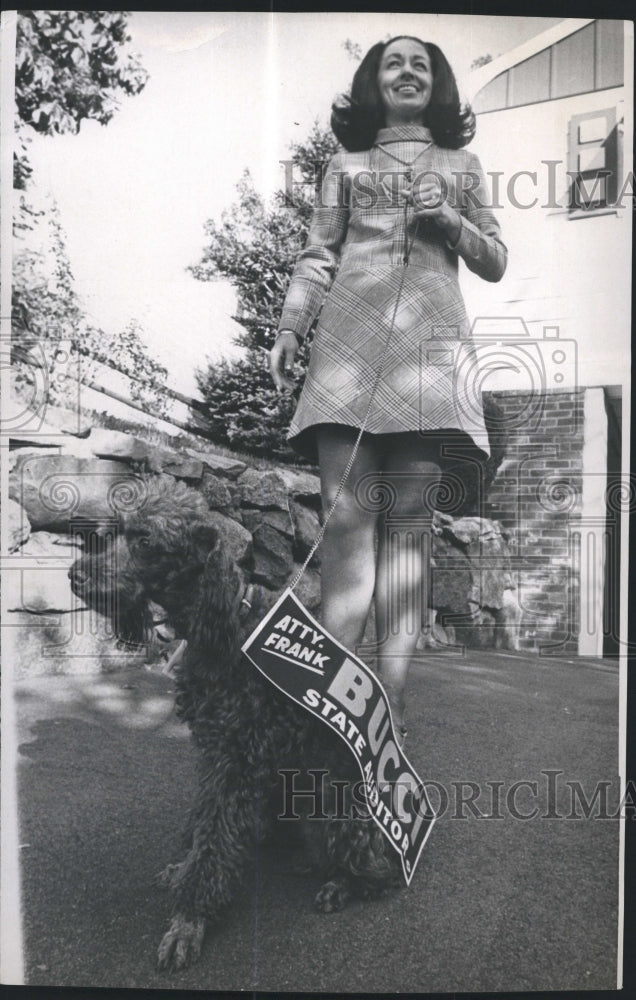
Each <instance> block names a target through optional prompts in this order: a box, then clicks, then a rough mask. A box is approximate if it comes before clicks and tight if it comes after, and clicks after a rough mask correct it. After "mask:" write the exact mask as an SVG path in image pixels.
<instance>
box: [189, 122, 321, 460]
mask: <svg viewBox="0 0 636 1000" xmlns="http://www.w3.org/2000/svg"><path fill="white" fill-rule="evenodd" d="M336 149H337V143H336V140H335V139H334V137H333V135H332V134H331V132H330V131H329V130H327V129H325V128H323V127H321V126H320V125H319V124H318V123H317V122H316V123H314V126H313V128H312V131H311V133H310V134H309V136H308V137H307V139H306V140H305V141H304V142H298V143H294V144H293V145H292V147H291V157H290V159H289V160H288V161H286V162H285V163H284V167H285V188H284V190H283V189H281V190H279V191H278V192H277V193H276V195H275V196H274V198H273V199H272V201H271V203H269V204H267V203H266V202H265V201H264V200H263V198H262V197H261V196H260V195H259V194H258V192H257V191H256V190H255V188H254V185H253V182H252V179H251V177H250V174H249V171H245V173H244V174H243V177H242V178H241V180H240V181H239V183H238V185H237V195H238V197H237V200H236V202H235V203H234V204H233V205H232V206H231V207H230V208H229V209H228V210H227V211H225V212H223V214H222V216H221V221H220V223H216V222H214V221H213V220H209V221H208V222H207V223H206V224H205V233H206V237H207V243H206V245H205V248H204V250H203V254H202V257H201V260H200V261H199V262H198V263H197V264H194V265H192V266H191V267H190V268H189V270H190V272H191V273H192V274H193V275H194V277H195V278H197V279H198V280H199V281H215V280H218V279H219V278H226V279H227V280H228V281H229V282H230V283H231V284H232V285H233V287H234V288H235V290H236V293H237V301H238V309H237V315H236V316H235V317H234V318H235V319H236V320H237V322H239V323H240V324H241V326H242V327H243V332H242V333H241V334H239V336H238V337H237V338H236V343H237V344H239V346H241V347H243V348H245V350H246V356H245V358H244V359H243V360H241V361H237V362H223V363H221V364H216V365H215V364H212V363H208V367H207V370H205V371H198V372H197V383H198V385H199V389H200V391H201V393H202V395H203V398H204V400H205V401H206V403H208V404H209V407H210V411H209V412H210V421H211V426H212V429H213V430H214V431H215V433H217V434H218V440H219V441H220V442H221V443H224V444H228V445H231V444H235V445H236V446H238V445H239V444H240V447H241V448H242V449H243V450H246V451H254V452H256V453H258V454H266V455H272V456H274V455H275V456H277V457H282V456H285V457H291V454H292V453H291V450H290V449H289V447H288V446H287V444H286V443H285V432H286V429H287V427H288V425H289V420H290V418H291V415H292V412H293V408H294V401H293V400H290V399H289V398H288V397H279V396H278V394H277V393H276V390H275V388H274V385H273V382H272V381H271V377H270V375H269V371H268V369H267V357H266V352H268V351H269V349H270V348H271V347H272V345H273V343H274V338H275V333H276V329H277V327H278V320H279V317H280V313H281V310H282V306H283V302H284V300H285V294H286V292H287V287H288V285H289V279H290V277H291V274H292V271H293V269H294V264H295V260H296V256H297V254H298V251H299V250H300V249H302V247H303V246H304V243H305V240H306V238H307V230H308V226H309V220H310V218H311V213H312V211H313V205H314V195H315V191H316V188H317V186H319V184H320V180H321V178H322V174H323V172H324V167H325V166H326V164H327V162H328V160H329V158H330V157H331V156H332V155H333V153H334V152H335V151H336ZM307 359H308V351H307V348H306V346H305V345H303V347H302V348H301V351H300V354H299V358H298V362H299V363H298V373H297V374H298V376H299V385H302V380H303V377H304V369H305V367H306V364H307Z"/></svg>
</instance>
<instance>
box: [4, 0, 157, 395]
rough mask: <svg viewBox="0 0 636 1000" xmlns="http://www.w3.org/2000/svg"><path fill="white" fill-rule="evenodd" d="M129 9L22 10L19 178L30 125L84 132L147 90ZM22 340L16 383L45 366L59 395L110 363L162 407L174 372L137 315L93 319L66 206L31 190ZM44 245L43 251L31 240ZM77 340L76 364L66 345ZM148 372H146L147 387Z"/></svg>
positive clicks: (17, 259) (19, 229) (19, 303)
mask: <svg viewBox="0 0 636 1000" xmlns="http://www.w3.org/2000/svg"><path fill="white" fill-rule="evenodd" d="M126 26H127V15H126V13H125V12H124V11H77V10H75V11H73V10H68V11H48V10H25V11H20V12H19V14H18V20H17V35H16V77H15V82H16V86H15V99H16V107H17V116H16V128H17V132H18V147H19V149H18V153H17V154H16V157H15V160H14V183H15V186H16V187H17V188H18V189H19V190H21V191H23V192H24V191H25V189H26V188H27V185H28V182H29V181H30V179H31V175H32V168H31V166H30V164H29V161H28V156H27V147H28V144H29V142H30V141H31V140H30V136H29V131H30V130H34V131H35V132H39V133H42V134H44V135H49V136H51V135H56V134H61V133H64V132H71V133H77V132H78V131H79V128H80V125H81V123H82V121H84V120H86V119H94V120H96V121H99V122H100V123H101V124H102V125H106V124H107V123H108V122H109V121H110V120H111V118H112V116H113V114H114V113H115V111H116V110H117V108H118V107H119V99H118V95H119V93H120V92H123V93H125V94H130V95H132V94H138V93H139V92H140V91H141V90H142V89H143V87H144V86H145V83H146V80H147V73H146V71H145V70H144V69H143V67H142V66H141V65H140V64H139V62H138V61H137V59H136V57H134V56H132V55H130V54H127V53H126V52H125V51H124V47H125V46H126V44H127V43H128V42H129V41H130V37H129V35H128V34H127V31H126ZM14 233H15V236H16V252H15V254H14V259H13V284H12V345H13V361H14V369H13V375H14V385H15V388H16V389H17V391H18V392H22V393H23V394H24V395H26V394H28V392H29V391H30V390H31V389H32V387H33V384H34V381H35V380H36V379H38V378H39V377H40V376H41V372H42V371H43V372H44V373H45V376H46V386H47V393H48V400H49V401H50V402H53V403H55V402H58V403H64V402H74V401H75V400H76V399H77V386H75V385H73V384H70V382H69V379H68V378H65V377H63V376H64V372H75V373H77V371H78V366H77V364H73V363H72V362H73V361H75V362H76V361H77V355H80V356H81V364H80V365H79V372H80V378H81V380H82V381H84V382H86V383H87V384H88V383H90V382H91V381H92V380H97V379H100V380H102V379H103V376H104V368H103V366H102V364H100V363H99V362H102V363H106V364H107V365H108V366H109V368H110V369H115V371H116V372H118V373H119V374H120V375H123V376H125V377H126V379H127V385H126V388H127V390H128V391H129V393H130V395H131V397H132V398H133V399H134V400H136V401H139V402H144V403H147V404H149V405H152V407H153V408H154V409H155V410H156V411H158V412H159V413H163V412H165V403H163V401H162V400H161V397H160V395H159V393H158V389H159V387H160V385H161V383H162V382H163V381H164V380H165V378H166V375H167V370H166V369H165V368H164V367H163V366H162V365H161V364H159V363H158V362H157V361H156V360H155V359H154V358H152V357H151V356H150V355H149V353H148V351H147V349H146V348H145V346H144V344H143V339H142V336H141V333H142V329H141V327H140V325H139V324H138V323H137V321H136V320H131V321H130V323H129V324H128V326H127V327H126V328H125V329H124V330H122V331H120V332H119V333H117V334H115V335H112V334H106V333H105V332H104V331H103V330H101V329H99V328H98V327H96V326H95V325H94V324H93V323H91V322H90V320H89V319H88V317H87V315H86V313H85V311H84V309H83V307H82V304H81V302H80V299H79V297H78V295H77V293H76V291H75V283H74V278H73V272H72V269H71V263H70V260H69V256H68V252H67V246H66V236H65V233H64V230H63V228H62V225H61V221H60V216H59V211H58V208H57V205H56V204H55V203H53V204H52V205H51V206H49V207H48V208H46V209H36V208H34V206H33V205H32V204H31V203H30V201H29V200H28V199H27V196H26V194H24V193H23V194H21V196H20V202H19V207H18V212H17V216H16V220H15V223H14ZM27 237H30V238H31V239H30V242H31V243H32V244H34V245H35V246H37V249H33V247H32V246H29V245H28V244H27ZM67 342H68V344H69V348H70V351H71V359H70V360H71V364H69V363H68V359H67V358H65V357H64V354H63V351H62V349H61V346H62V344H64V347H66V343H67ZM140 380H144V382H145V383H147V384H146V385H143V384H142V382H141V381H140Z"/></svg>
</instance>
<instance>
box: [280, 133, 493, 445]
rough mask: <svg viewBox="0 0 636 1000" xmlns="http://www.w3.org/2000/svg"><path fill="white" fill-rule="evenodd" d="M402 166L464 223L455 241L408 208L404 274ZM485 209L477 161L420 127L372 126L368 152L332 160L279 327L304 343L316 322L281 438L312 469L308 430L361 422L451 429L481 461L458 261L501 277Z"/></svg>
mask: <svg viewBox="0 0 636 1000" xmlns="http://www.w3.org/2000/svg"><path fill="white" fill-rule="evenodd" d="M378 144H381V146H384V147H385V149H382V148H380V146H379V145H378ZM387 150H390V152H391V153H393V154H394V157H397V158H398V159H395V158H393V157H392V156H391V155H390V153H389V152H387ZM418 154H419V155H418ZM416 157H417V159H416ZM398 160H402V161H406V163H409V164H410V163H412V161H415V162H414V163H413V166H412V167H411V176H412V179H413V181H414V183H413V189H414V192H415V194H416V196H417V187H418V182H419V180H420V179H421V180H422V181H423V180H425V178H426V175H427V174H430V173H432V172H434V173H435V174H437V176H438V177H439V178H440V181H441V183H442V186H443V187H444V186H446V188H447V191H448V194H447V198H448V200H449V202H450V203H451V204H453V205H454V207H455V208H456V209H457V210H458V212H459V213H460V217H461V231H460V235H459V238H458V240H457V242H456V243H455V244H454V245H453V246H451V245H450V244H449V243H448V242H447V240H446V238H445V236H444V234H443V232H442V230H441V229H440V228H439V227H438V226H437V225H436V223H435V222H434V221H433V220H422V219H420V220H416V219H414V218H413V213H412V212H411V213H410V216H408V217H407V220H408V221H407V225H406V229H407V234H408V242H409V244H410V255H409V263H408V266H407V267H405V266H404V264H403V255H404V246H405V216H404V207H403V201H402V199H401V198H400V197H399V190H400V188H401V186H403V185H404V183H405V174H406V170H407V168H406V166H403V165H401V164H400V162H398ZM488 205H489V193H488V190H487V188H486V185H485V180H484V176H483V172H482V168H481V165H480V163H479V160H478V159H477V157H476V156H475V155H474V154H472V153H470V152H468V151H466V150H463V149H460V150H452V149H444V148H441V147H439V146H436V145H434V144H433V143H432V141H431V135H430V132H429V131H428V129H426V128H424V127H423V126H419V125H402V126H396V127H392V128H385V129H381V130H380V131H379V132H378V135H377V137H376V145H374V146H373V147H372V148H371V149H370V150H365V151H363V152H359V153H348V152H341V153H337V154H336V155H335V156H334V157H333V159H332V160H331V162H330V163H329V166H328V168H327V171H326V173H325V178H324V183H323V188H322V198H321V202H320V203H319V204H318V205H317V207H316V208H315V210H314V214H313V217H312V222H311V226H310V230H309V234H308V239H307V244H306V246H305V249H304V250H303V251H302V252H301V253H300V255H299V257H298V261H297V264H296V267H295V270H294V273H293V275H292V279H291V283H290V286H289V290H288V293H287V297H286V300H285V304H284V307H283V312H282V316H281V321H280V327H279V328H280V329H281V330H283V329H287V330H293V331H294V333H296V335H297V336H298V337H299V338H304V337H305V336H306V335H307V334H308V332H309V330H310V328H311V326H312V324H313V322H314V320H315V318H316V316H318V314H320V315H319V320H318V324H317V326H316V331H315V336H314V341H313V344H312V348H311V358H310V363H309V368H308V372H307V377H306V379H305V384H304V387H303V390H302V393H301V395H300V399H299V401H298V406H297V408H296V412H295V414H294V417H293V420H292V423H291V426H290V429H289V435H288V437H289V441H290V443H291V444H292V445H293V446H294V447H295V448H296V449H297V450H298V451H299V452H301V453H302V454H304V455H305V456H306V457H308V458H310V459H312V460H314V461H315V460H316V445H315V433H314V432H315V428H316V426H318V425H320V424H334V423H335V424H346V425H349V426H351V427H357V428H360V427H361V426H362V425H363V422H364V421H365V418H366V425H365V429H366V430H367V431H368V432H370V433H375V434H380V433H394V432H400V431H442V432H443V431H452V432H455V433H456V432H457V431H460V432H463V434H468V435H469V436H470V438H471V439H472V442H473V443H474V444H475V445H476V446H477V447H478V448H479V449H481V450H482V451H484V452H486V453H488V450H489V449H488V436H487V432H486V428H485V425H484V419H483V411H482V405H481V393H480V381H481V380H480V379H479V377H478V372H477V369H476V366H475V355H474V349H473V346H472V342H471V339H470V326H469V322H468V317H467V315H466V309H465V306H464V301H463V298H462V295H461V291H460V288H459V281H458V258H459V257H462V258H463V260H464V261H465V262H466V265H467V266H468V267H469V268H470V270H471V271H474V272H475V273H476V274H478V275H480V276H481V277H482V278H485V279H486V280H487V281H499V279H500V278H501V277H502V275H503V273H504V270H505V267H506V248H505V246H504V244H503V243H502V242H501V240H500V238H499V226H498V224H497V221H496V219H495V217H494V215H493V213H492V211H491V209H490V208H489V207H487V206H488ZM396 302H397V309H396ZM387 342H388V349H387V353H386V356H385V357H384V358H383V354H384V351H385V348H386V347H387ZM380 365H381V367H382V376H381V379H380V381H379V383H378V385H377V388H376V392H375V395H374V397H373V400H372V403H371V408H370V410H369V400H370V397H371V394H372V390H373V386H374V382H375V381H376V372H377V371H378V367H379V366H380ZM367 411H369V412H368V413H367ZM440 436H442V435H440Z"/></svg>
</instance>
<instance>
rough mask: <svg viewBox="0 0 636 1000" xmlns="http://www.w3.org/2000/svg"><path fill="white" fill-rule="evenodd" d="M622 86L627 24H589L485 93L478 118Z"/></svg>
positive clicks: (516, 68)
mask: <svg viewBox="0 0 636 1000" xmlns="http://www.w3.org/2000/svg"><path fill="white" fill-rule="evenodd" d="M622 84H623V22H622V21H604V20H601V21H591V22H590V24H586V25H585V27H584V28H580V29H579V30H578V31H575V32H574V33H573V34H572V35H568V36H567V37H566V38H562V39H561V41H560V42H555V44H554V45H550V46H549V47H548V48H547V49H543V50H542V51H541V52H537V53H536V54H535V55H533V56H531V57H530V59H524V61H523V62H520V63H517V65H516V66H512V67H511V68H510V69H508V70H506V71H505V72H504V73H500V74H499V76H496V77H495V78H494V80H491V81H490V82H489V83H487V84H486V85H485V87H482V89H481V90H480V91H479V93H478V94H477V95H476V96H475V100H474V102H473V107H474V110H475V112H476V113H477V114H483V113H484V112H487V111H499V110H501V109H502V108H516V107H520V106H521V105H523V104H537V103H539V102H540V101H551V100H556V99H557V98H559V97H569V96H570V95H572V94H586V93H589V92H590V91H592V90H606V89H607V88H609V87H620V86H622Z"/></svg>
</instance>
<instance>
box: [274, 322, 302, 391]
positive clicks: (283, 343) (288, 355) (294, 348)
mask: <svg viewBox="0 0 636 1000" xmlns="http://www.w3.org/2000/svg"><path fill="white" fill-rule="evenodd" d="M298 348H299V343H298V338H297V337H296V334H295V333H294V331H293V330H281V331H280V333H279V334H278V336H277V337H276V343H275V344H274V346H273V347H272V349H271V351H270V352H269V370H270V372H271V375H272V378H273V380H274V385H275V386H276V388H277V389H278V391H279V392H293V391H294V389H295V388H296V383H295V381H294V379H292V378H289V377H288V375H286V374H285V373H286V372H290V371H291V370H292V369H293V367H294V361H295V358H296V355H297V353H298Z"/></svg>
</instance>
